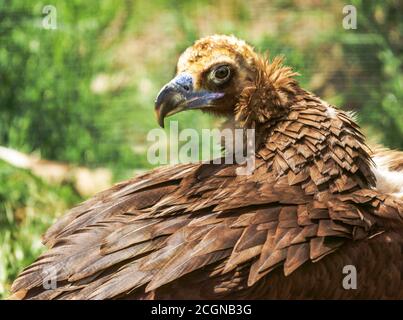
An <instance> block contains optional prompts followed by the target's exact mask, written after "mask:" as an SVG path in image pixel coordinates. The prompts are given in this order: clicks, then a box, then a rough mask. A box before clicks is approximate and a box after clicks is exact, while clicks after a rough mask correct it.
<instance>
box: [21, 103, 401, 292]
mask: <svg viewBox="0 0 403 320" xmlns="http://www.w3.org/2000/svg"><path fill="white" fill-rule="evenodd" d="M327 108H328V106H326V105H324V104H323V103H322V102H321V101H320V100H319V99H317V98H315V97H313V96H310V98H309V101H306V100H301V101H300V102H298V103H297V104H296V105H295V106H294V107H293V110H292V112H290V114H289V116H288V118H286V119H284V121H283V122H280V123H279V124H278V125H279V128H281V130H271V131H270V130H269V131H268V132H269V133H268V136H267V138H266V140H265V142H264V144H263V145H262V146H261V148H260V150H259V152H258V155H257V158H256V170H255V171H254V172H253V173H252V174H251V175H250V176H237V175H236V173H235V172H236V170H235V169H236V167H237V165H215V164H208V163H207V164H206V163H204V164H197V165H194V164H189V165H180V166H174V167H166V168H160V169H157V170H154V171H151V172H149V173H147V174H145V175H143V176H140V177H137V178H135V179H132V180H129V181H126V182H123V183H121V184H118V185H116V186H115V187H113V188H112V189H110V190H108V191H105V192H103V193H101V194H99V195H97V196H96V197H94V198H93V199H91V200H89V201H87V202H85V203H83V204H82V205H80V206H78V207H77V208H75V209H73V210H71V211H70V212H69V213H68V214H67V215H66V216H64V217H62V218H61V219H60V220H59V221H58V222H57V223H56V224H55V225H53V226H52V227H51V228H50V229H49V230H48V232H47V233H46V235H45V237H44V241H45V243H46V244H47V245H48V246H49V247H50V250H49V251H48V252H46V253H45V254H43V255H42V256H41V257H40V258H39V259H38V260H37V261H36V262H35V263H34V264H33V265H31V266H29V267H28V268H27V269H26V270H24V271H23V272H22V273H21V274H20V276H19V277H18V279H17V280H16V281H15V282H14V284H13V292H15V293H16V296H21V295H23V296H25V297H26V298H52V299H56V298H60V299H62V298H63V299H77V298H81V299H84V298H85V299H87V298H92V299H106V298H128V297H136V298H152V297H154V298H158V297H173V298H175V297H176V298H178V297H179V298H180V297H181V294H183V295H185V293H186V294H188V296H187V297H190V296H191V295H189V294H190V293H189V292H190V291H189V290H194V292H193V293H192V294H193V295H194V296H195V297H199V298H200V297H216V298H217V297H249V298H251V297H255V298H258V297H268V296H276V297H278V294H279V293H278V292H283V293H284V295H286V294H288V296H283V297H293V296H300V295H299V294H302V293H301V292H303V291H304V290H303V289H301V286H303V285H304V284H303V283H301V281H300V280H299V278H297V277H298V276H294V274H300V275H301V274H302V273H303V275H306V276H307V277H312V279H310V280H309V281H312V282H314V283H315V284H316V285H318V286H320V285H321V282H322V281H323V280H320V279H319V278H315V272H316V273H317V274H322V271H323V270H322V269H323V268H325V269H326V268H332V267H331V266H330V267H328V262H326V261H332V263H333V262H334V261H336V262H334V263H335V265H337V266H339V265H340V264H339V262H337V261H339V260H340V259H341V260H343V261H347V260H348V259H346V258H345V254H344V253H345V252H349V251H348V250H352V251H351V252H353V253H354V254H356V252H359V251H360V250H366V249H363V248H364V247H363V246H369V243H370V241H373V240H370V239H371V238H373V239H375V240H376V239H377V238H378V239H380V238H381V234H382V232H386V233H388V232H389V233H388V234H393V237H394V238H393V241H394V242H393V243H396V242H399V241H402V237H401V233H400V236H399V235H398V233H391V232H392V231H393V232H394V230H400V231H401V229H402V219H403V212H402V211H403V204H402V202H401V200H399V199H396V198H394V197H393V196H390V195H383V194H380V193H378V192H377V191H376V190H374V189H373V188H372V186H373V185H374V182H375V181H374V177H373V174H372V172H371V163H370V161H369V160H368V159H369V158H368V155H367V152H368V150H367V148H366V146H365V145H364V142H363V137H362V135H361V133H360V132H359V131H358V128H357V127H356V126H355V124H354V123H353V122H352V121H350V120H349V118H348V117H347V116H346V115H345V114H344V113H342V112H338V113H337V116H334V115H332V116H328V115H327V113H326V112H327V111H326V110H327ZM382 239H383V238H382ZM385 239H386V238H385ZM357 243H361V244H363V246H361V247H357V245H356V244H357ZM371 243H372V242H371ZM342 247H344V248H347V249H345V250H344V251H343V250H340V248H342ZM349 248H351V249H349ZM393 250H395V249H393ZM378 251H379V250H378ZM378 251H377V252H375V251H371V253H369V255H371V254H373V255H377V254H381V253H382V252H381V251H382V250H381V251H380V252H381V253H379V252H378ZM334 252H336V253H334ZM337 252H339V253H337ZM374 252H375V253H374ZM332 253H333V254H332ZM332 256H334V258H328V257H332ZM324 257H326V259H323V258H324ZM322 259H323V260H322ZM331 259H333V260H334V261H333V260H331ZM337 259H339V260H337ZM341 260H340V261H341ZM347 262H348V261H347ZM49 268H52V269H54V270H55V271H56V274H57V285H58V286H57V288H55V289H50V290H44V289H43V287H42V282H43V271H44V270H47V269H49ZM311 270H312V271H311ZM326 270H327V269H326ZM323 272H325V271H323ZM279 277H283V278H282V279H283V282H281V281H280V280H277V279H279ZM284 277H286V279H293V282H292V283H290V282H287V281H286V280H284V279H285V278H284ZM266 281H268V282H269V283H270V281H272V285H268V284H266V283H267V282H266ZM329 281H333V280H331V279H330V280H329ZM371 281H372V280H371ZM202 283H204V284H203V285H201V284H202ZM329 283H330V282H329ZM177 286H179V291H180V290H182V291H183V292H182V293H181V292H178V291H177V290H174V288H176V287H177ZM273 286H274V287H273ZM285 286H287V287H285ZM399 286H403V284H402V283H400V284H399ZM201 288H203V289H201ZM290 288H294V289H292V290H294V291H292V290H291V289H290ZM397 288H399V287H397ZM290 290H291V291H290ZM329 291H330V289H329ZM172 292H177V293H176V295H173V293H172ZM268 292H269V294H268ZM292 292H294V293H292ZM306 292H307V293H306V296H307V297H309V296H310V295H309V294H310V293H309V292H310V291H309V289H307V291H306ZM394 292H395V291H394ZM324 294H325V293H324ZM335 296H336V294H335ZM185 298H186V296H185Z"/></svg>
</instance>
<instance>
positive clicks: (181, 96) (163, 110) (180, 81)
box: [155, 73, 224, 128]
mask: <svg viewBox="0 0 403 320" xmlns="http://www.w3.org/2000/svg"><path fill="white" fill-rule="evenodd" d="M223 96H224V94H223V93H220V92H209V91H196V92H195V91H194V90H193V78H192V77H191V76H190V75H189V74H186V73H181V74H179V75H177V76H176V77H175V78H174V79H172V80H171V81H170V82H169V83H167V84H166V85H165V86H164V87H163V88H162V89H161V91H160V92H159V93H158V96H157V99H156V100H155V112H156V115H157V119H158V124H159V125H160V126H161V127H162V128H163V127H164V119H165V117H168V116H171V115H173V114H175V113H178V112H181V111H183V110H191V109H201V108H206V107H211V103H212V102H213V101H214V100H216V99H219V98H221V97H223Z"/></svg>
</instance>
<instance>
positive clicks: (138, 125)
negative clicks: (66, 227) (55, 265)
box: [0, 0, 403, 297]
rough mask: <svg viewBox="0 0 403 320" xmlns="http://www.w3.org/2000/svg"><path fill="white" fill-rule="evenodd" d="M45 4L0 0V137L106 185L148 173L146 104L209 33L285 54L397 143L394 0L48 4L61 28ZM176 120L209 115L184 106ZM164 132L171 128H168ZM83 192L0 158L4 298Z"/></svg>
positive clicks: (379, 134) (398, 65)
mask: <svg viewBox="0 0 403 320" xmlns="http://www.w3.org/2000/svg"><path fill="white" fill-rule="evenodd" d="M46 4H48V3H47V2H45V1H41V0H32V1H29V2H27V1H25V0H0V145H3V146H8V147H12V148H16V149H18V150H20V151H23V152H27V153H32V152H33V153H36V154H38V155H40V156H41V157H43V158H45V159H49V160H56V161H63V162H68V163H71V164H77V165H84V166H88V167H99V166H102V167H108V168H110V169H111V170H112V171H113V172H114V178H115V180H121V179H124V178H127V177H129V176H130V175H131V174H132V171H133V169H149V168H151V167H152V166H151V165H150V164H149V163H148V161H147V159H146V150H147V147H148V144H149V143H148V142H147V141H146V135H147V133H148V132H149V130H150V129H153V128H155V127H156V126H157V124H156V121H155V118H154V112H153V101H154V98H155V95H156V93H157V92H158V91H159V89H160V87H161V86H162V85H163V84H164V83H165V82H167V81H168V80H169V79H170V78H171V77H172V76H173V74H174V70H175V64H176V60H177V58H178V56H179V54H180V53H181V52H182V51H183V50H184V49H185V48H186V47H187V46H189V45H190V44H191V43H192V42H193V41H194V40H196V39H198V38H199V37H201V36H205V35H208V34H212V33H226V34H234V35H236V36H238V37H240V38H244V39H245V40H247V41H248V42H250V43H251V44H252V45H254V46H255V47H256V48H257V49H258V50H259V51H261V52H263V51H266V50H268V51H269V52H270V55H271V56H274V55H278V54H281V55H284V56H285V57H286V63H287V64H289V65H291V66H292V67H294V68H295V69H296V71H298V72H299V73H300V74H301V76H300V77H299V81H300V82H301V84H302V85H303V86H304V87H305V88H307V89H309V90H312V91H314V92H315V93H317V94H318V95H320V96H321V97H323V98H324V99H326V100H328V101H329V102H331V103H334V104H337V105H338V106H340V107H344V108H346V109H349V110H356V111H359V119H360V121H361V123H362V124H363V126H364V129H365V131H366V133H367V134H368V135H369V137H370V140H371V141H373V142H381V143H383V144H385V145H387V146H390V147H396V148H402V147H403V139H402V135H403V122H402V121H403V117H402V116H401V111H402V108H401V101H402V82H403V79H402V43H403V42H402V39H401V35H402V27H403V23H402V21H403V19H402V16H401V13H402V12H403V10H402V3H401V2H399V1H398V0H387V1H383V2H379V1H372V0H367V1H365V3H364V1H363V0H362V1H361V0H353V1H352V4H354V5H355V6H356V7H357V12H358V29H357V30H344V29H343V28H342V19H343V14H342V8H343V6H344V5H345V3H344V2H343V1H341V0H337V1H317V0H283V1H280V0H276V1H270V2H265V1H261V0H253V1H248V2H245V1H241V0H231V1H225V0H218V1H212V0H203V1H197V2H196V1H173V0H170V1H163V0H156V1H148V0H135V1H134V0H124V1H121V2H119V3H118V4H117V3H116V1H114V0H104V1H96V0H86V1H79V0H69V1H67V0H53V1H52V5H53V6H55V7H56V9H57V29H56V30H45V29H43V28H42V25H41V23H42V18H43V15H42V13H41V12H42V8H43V6H44V5H46ZM172 120H180V122H179V125H180V128H184V127H190V128H196V129H198V130H201V129H202V128H209V127H212V126H215V125H216V124H217V120H214V119H212V118H211V117H210V116H208V115H205V114H202V113H198V112H193V113H183V114H179V115H177V116H174V117H172ZM166 130H167V131H169V126H168V127H167V129H166ZM80 200H81V199H80V197H79V196H78V195H77V193H76V191H75V190H74V188H73V186H71V185H49V184H47V183H46V182H44V181H42V180H40V179H38V178H37V177H35V176H33V175H32V174H31V173H30V172H28V171H25V170H20V169H15V168H12V167H10V166H9V165H7V164H5V163H1V162H0V232H1V233H0V297H4V296H6V294H7V293H6V292H7V289H8V288H9V285H10V283H11V281H12V280H13V279H14V278H15V276H16V274H17V273H18V272H19V271H20V270H21V269H22V268H23V267H24V266H26V265H28V264H29V263H30V262H32V261H33V259H34V258H35V257H36V256H37V255H38V254H39V253H40V252H41V251H42V250H43V247H42V246H41V245H40V242H39V239H40V235H41V234H42V233H43V232H44V231H45V230H46V229H47V227H48V226H49V225H50V224H51V223H52V222H53V221H54V219H55V218H56V217H57V216H59V215H60V214H62V213H63V212H64V211H65V209H66V208H68V207H71V206H72V205H73V204H75V203H77V202H79V201H80Z"/></svg>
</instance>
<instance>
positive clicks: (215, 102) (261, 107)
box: [155, 35, 301, 127]
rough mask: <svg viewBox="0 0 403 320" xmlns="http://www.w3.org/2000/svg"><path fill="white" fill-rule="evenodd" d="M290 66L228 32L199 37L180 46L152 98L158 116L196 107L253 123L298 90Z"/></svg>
mask: <svg viewBox="0 0 403 320" xmlns="http://www.w3.org/2000/svg"><path fill="white" fill-rule="evenodd" d="M294 75H296V73H294V72H293V71H292V70H291V68H289V67H285V66H283V65H282V59H281V58H275V59H273V60H272V61H269V60H268V59H267V58H266V57H264V56H261V55H258V54H257V53H256V52H255V51H254V50H253V48H252V47H251V46H250V45H248V44H246V43H245V42H244V41H242V40H239V39H237V38H235V37H234V36H225V35H213V36H209V37H205V38H202V39H200V40H198V41H196V42H195V44H194V45H193V46H191V47H189V48H187V49H186V50H185V52H184V53H183V54H182V55H181V56H180V58H179V61H178V64H177V73H176V76H175V77H174V78H173V79H172V80H171V81H170V82H169V83H167V84H166V85H165V86H164V87H163V88H162V89H161V91H160V92H159V94H158V96H157V99H156V101H155V111H156V114H157V118H158V122H159V124H160V125H161V126H162V127H163V126H164V118H165V117H167V116H170V115H173V114H175V113H178V112H181V111H186V110H194V109H200V110H202V111H206V112H210V113H213V114H216V115H221V116H224V117H227V118H229V119H233V120H234V121H235V122H236V124H237V125H238V126H239V127H254V126H256V125H258V124H259V123H264V122H266V121H268V120H270V119H273V118H276V117H279V116H281V115H283V114H284V112H286V111H287V106H289V105H291V104H292V103H293V102H294V100H295V98H296V95H297V94H298V91H299V90H301V89H300V88H299V87H298V85H297V82H296V81H295V80H294V79H293V76H294Z"/></svg>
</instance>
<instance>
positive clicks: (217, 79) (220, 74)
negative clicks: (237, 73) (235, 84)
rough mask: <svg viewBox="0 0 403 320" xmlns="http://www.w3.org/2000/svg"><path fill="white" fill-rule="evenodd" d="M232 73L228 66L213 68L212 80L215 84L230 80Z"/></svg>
mask: <svg viewBox="0 0 403 320" xmlns="http://www.w3.org/2000/svg"><path fill="white" fill-rule="evenodd" d="M230 74H231V70H230V68H229V67H228V66H220V67H218V68H216V69H214V70H213V72H212V77H211V78H212V80H213V82H214V83H215V84H223V83H224V82H225V81H227V80H228V78H229V76H230Z"/></svg>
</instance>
